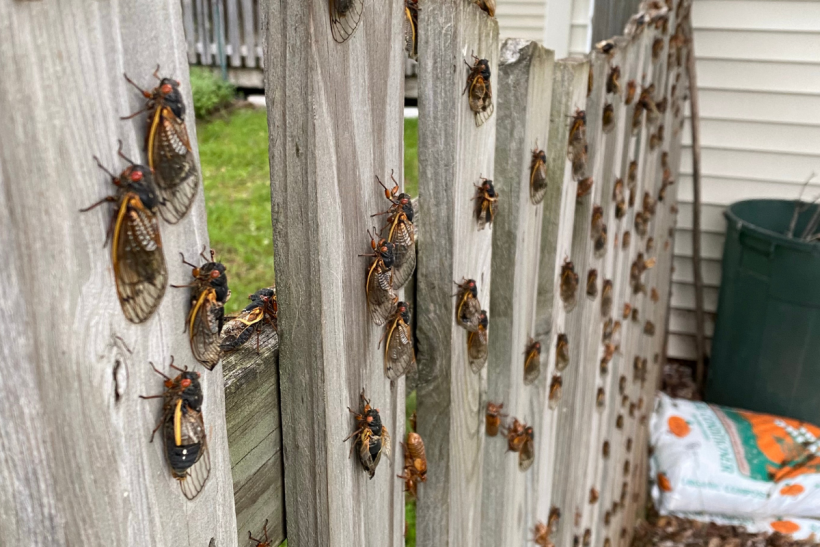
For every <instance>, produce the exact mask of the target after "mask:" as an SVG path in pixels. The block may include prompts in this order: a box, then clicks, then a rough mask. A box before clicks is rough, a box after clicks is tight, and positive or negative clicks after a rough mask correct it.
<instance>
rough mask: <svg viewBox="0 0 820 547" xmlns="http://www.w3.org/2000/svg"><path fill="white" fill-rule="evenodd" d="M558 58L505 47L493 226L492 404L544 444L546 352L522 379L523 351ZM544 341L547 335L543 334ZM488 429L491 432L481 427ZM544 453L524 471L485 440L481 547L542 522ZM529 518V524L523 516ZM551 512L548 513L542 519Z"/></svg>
mask: <svg viewBox="0 0 820 547" xmlns="http://www.w3.org/2000/svg"><path fill="white" fill-rule="evenodd" d="M554 63H555V55H554V53H553V52H552V51H549V50H547V49H544V48H543V47H541V46H539V45H538V44H537V43H535V42H531V41H529V40H519V39H509V40H506V41H505V42H504V43H503V44H502V46H501V56H500V60H499V67H498V73H499V74H498V105H497V108H496V113H497V115H498V121H497V123H496V147H495V175H494V182H495V188H496V190H497V191H499V192H500V195H501V196H503V198H502V200H501V201H500V203H499V207H498V217H497V219H496V220H495V222H494V226H493V257H492V270H493V277H494V278H495V281H496V282H495V284H494V286H493V290H492V296H491V298H490V310H491V311H492V323H491V325H492V327H491V328H490V339H489V344H490V346H489V350H490V354H489V359H488V364H487V394H486V397H485V399H484V400H482V404H481V407H480V410H483V409H484V408H486V403H487V402H488V401H493V402H495V403H499V402H503V403H504V412H505V413H506V414H509V416H510V418H509V419H512V417H516V418H518V419H519V420H522V421H525V422H526V423H527V424H528V425H532V426H533V429H534V431H537V432H538V433H537V434H536V440H537V441H540V438H539V436H540V435H541V431H542V427H541V423H542V419H543V414H544V412H547V409H546V396H547V393H546V390H547V386H548V385H549V380H548V378H547V371H546V349H545V350H544V351H543V352H542V356H541V358H540V359H541V361H542V362H543V363H544V364H543V365H540V367H541V372H540V375H539V377H538V378H537V380H536V381H535V383H534V384H533V385H529V386H528V385H525V384H524V360H525V355H524V353H525V348H526V347H527V344H528V340H529V339H530V338H535V337H536V333H535V298H534V296H535V295H536V294H537V292H538V262H539V257H538V253H539V251H540V249H541V224H542V218H541V217H542V208H543V204H542V202H539V203H538V204H537V205H536V204H533V203H532V201H531V199H530V173H531V167H530V165H531V161H532V155H533V152H532V151H533V149H535V148H537V147H540V148H541V149H546V148H547V145H548V141H547V137H548V134H549V115H550V102H551V99H552V72H553V65H554ZM539 341H540V342H541V344H542V346H543V347H544V348H548V347H549V340H548V339H547V338H544V339H543V340H539ZM479 434H483V432H481V431H480V432H479ZM540 456H541V454H536V463H535V464H533V468H532V470H531V471H529V472H526V473H523V472H521V471H519V469H518V457H517V454H515V453H511V452H508V451H507V442H506V439H505V438H504V436H503V432H502V433H500V434H499V435H498V437H496V438H494V439H493V438H487V439H486V440H485V443H484V464H483V465H484V475H483V485H482V519H481V525H482V530H481V544H482V545H487V546H492V547H495V546H498V545H523V544H524V543H526V542H527V540H529V539H530V537H531V534H530V529H531V528H532V527H533V525H534V524H535V521H536V520H537V519H538V515H537V501H538V484H539V482H540V481H539V478H540V477H541V476H542V475H543V474H544V473H547V472H551V471H552V470H551V469H550V470H548V469H545V467H544V466H543V465H542V462H544V461H546V460H545V459H544V458H541V457H540ZM522 516H523V522H522V521H521V518H522ZM545 517H546V515H542V516H541V520H543V519H544V518H545Z"/></svg>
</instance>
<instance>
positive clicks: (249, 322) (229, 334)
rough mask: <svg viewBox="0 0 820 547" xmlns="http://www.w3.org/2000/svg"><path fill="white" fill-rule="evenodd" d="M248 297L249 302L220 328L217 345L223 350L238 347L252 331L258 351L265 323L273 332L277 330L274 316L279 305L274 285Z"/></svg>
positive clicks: (232, 349)
mask: <svg viewBox="0 0 820 547" xmlns="http://www.w3.org/2000/svg"><path fill="white" fill-rule="evenodd" d="M248 299H250V301H251V303H250V304H248V305H247V306H245V309H243V310H242V311H241V312H239V315H237V316H236V317H234V318H232V319H231V320H230V321H229V322H228V323H227V324H226V325H225V327H224V328H223V329H222V340H221V341H220V342H219V347H220V349H221V350H222V351H223V352H230V351H234V350H237V349H239V348H240V347H241V346H242V345H244V344H245V343H246V342H247V341H248V340H250V338H251V335H252V334H254V333H256V345H257V347H256V350H257V351H259V337H260V334H261V329H262V328H264V326H265V325H266V324H267V325H269V326H270V327H271V328H272V329H273V332H274V333H276V332H277V328H278V325H277V317H276V316H277V314H278V312H279V306H278V304H277V302H276V287H268V288H265V289H259V290H258V291H256V292H255V293H254V294H252V295H250V296H249V297H248Z"/></svg>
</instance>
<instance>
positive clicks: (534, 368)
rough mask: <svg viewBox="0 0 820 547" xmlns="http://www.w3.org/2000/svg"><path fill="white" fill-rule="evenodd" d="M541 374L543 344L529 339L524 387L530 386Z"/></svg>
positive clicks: (525, 351) (525, 361)
mask: <svg viewBox="0 0 820 547" xmlns="http://www.w3.org/2000/svg"><path fill="white" fill-rule="evenodd" d="M540 374H541V342H538V341H536V340H533V339H532V338H530V339H529V341H528V342H527V348H526V349H525V350H524V385H527V386H528V385H530V384H532V383H533V382H535V380H537V379H538V376H540Z"/></svg>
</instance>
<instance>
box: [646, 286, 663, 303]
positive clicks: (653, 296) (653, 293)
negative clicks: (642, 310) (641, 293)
mask: <svg viewBox="0 0 820 547" xmlns="http://www.w3.org/2000/svg"><path fill="white" fill-rule="evenodd" d="M649 298H651V299H652V302H655V303H657V302H658V300H660V299H661V295H660V294H658V289H656V288H655V287H652V290H651V291H650V293H649Z"/></svg>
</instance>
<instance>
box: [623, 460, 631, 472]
mask: <svg viewBox="0 0 820 547" xmlns="http://www.w3.org/2000/svg"><path fill="white" fill-rule="evenodd" d="M630 467H631V466H630V463H629V460H626V461H625V462H624V475H629V470H630Z"/></svg>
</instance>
